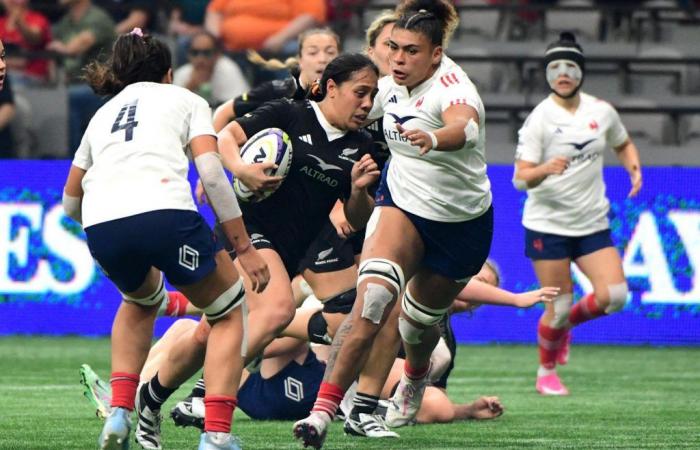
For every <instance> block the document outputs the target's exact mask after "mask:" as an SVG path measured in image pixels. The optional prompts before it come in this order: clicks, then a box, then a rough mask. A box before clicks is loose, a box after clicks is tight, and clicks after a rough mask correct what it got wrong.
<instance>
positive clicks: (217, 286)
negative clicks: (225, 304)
mask: <svg viewBox="0 0 700 450" xmlns="http://www.w3.org/2000/svg"><path fill="white" fill-rule="evenodd" d="M214 262H215V263H216V265H215V267H214V270H213V271H211V272H210V273H209V274H208V275H206V276H205V277H204V278H202V279H200V280H199V281H196V282H194V283H191V284H175V287H176V288H177V290H178V291H180V292H182V293H183V294H184V295H185V297H187V298H188V299H189V301H190V302H191V303H192V304H193V305H195V306H196V307H198V308H200V309H202V308H206V307H207V306H209V305H210V304H211V303H212V302H213V301H214V300H216V299H217V298H219V297H220V296H221V295H222V294H223V293H224V292H226V291H227V290H228V289H230V288H231V286H233V285H234V284H235V283H236V282H237V281H238V279H239V273H238V271H237V270H236V267H234V265H233V262H232V261H231V258H230V257H229V256H228V253H227V252H226V251H225V250H219V251H218V252H217V253H216V255H215V256H214Z"/></svg>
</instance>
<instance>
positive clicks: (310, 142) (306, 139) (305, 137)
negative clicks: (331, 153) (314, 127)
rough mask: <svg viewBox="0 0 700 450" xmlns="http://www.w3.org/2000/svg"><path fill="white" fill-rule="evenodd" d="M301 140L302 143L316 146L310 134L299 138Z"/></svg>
mask: <svg viewBox="0 0 700 450" xmlns="http://www.w3.org/2000/svg"><path fill="white" fill-rule="evenodd" d="M299 140H300V141H302V142H306V143H307V144H309V145H314V141H312V140H311V135H310V134H304V135H302V136H299Z"/></svg>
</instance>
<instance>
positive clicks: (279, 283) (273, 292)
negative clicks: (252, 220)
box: [235, 248, 295, 317]
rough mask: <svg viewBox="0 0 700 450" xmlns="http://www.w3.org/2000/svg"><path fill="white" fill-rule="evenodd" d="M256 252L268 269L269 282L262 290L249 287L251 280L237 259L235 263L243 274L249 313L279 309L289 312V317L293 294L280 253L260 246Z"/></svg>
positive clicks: (292, 309)
mask: <svg viewBox="0 0 700 450" xmlns="http://www.w3.org/2000/svg"><path fill="white" fill-rule="evenodd" d="M258 253H259V254H260V256H261V257H262V258H263V259H264V260H265V263H267V267H268V269H269V271H270V282H269V283H268V285H267V287H266V288H265V290H264V291H262V292H260V293H258V292H254V291H253V290H252V289H251V282H250V278H249V277H248V275H247V274H246V273H245V271H244V270H243V268H242V267H241V265H240V262H239V261H238V259H236V261H235V265H236V267H237V268H238V271H239V272H240V273H241V274H243V281H244V283H245V288H246V302H247V303H248V309H249V311H250V312H251V313H253V312H256V311H263V310H264V311H274V310H275V309H279V310H280V312H283V311H284V312H285V314H286V313H289V315H290V317H291V315H293V314H294V309H295V305H294V295H293V293H292V285H291V280H290V279H289V274H288V273H287V269H286V268H285V266H284V263H283V262H282V258H280V255H279V254H278V253H277V252H276V251H275V250H273V249H270V248H261V249H258Z"/></svg>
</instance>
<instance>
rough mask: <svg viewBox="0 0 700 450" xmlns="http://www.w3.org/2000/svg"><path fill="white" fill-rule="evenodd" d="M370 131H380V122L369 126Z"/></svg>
mask: <svg viewBox="0 0 700 450" xmlns="http://www.w3.org/2000/svg"><path fill="white" fill-rule="evenodd" d="M367 129H368V130H372V131H379V121H375V122H372V123H370V124H369V125H367Z"/></svg>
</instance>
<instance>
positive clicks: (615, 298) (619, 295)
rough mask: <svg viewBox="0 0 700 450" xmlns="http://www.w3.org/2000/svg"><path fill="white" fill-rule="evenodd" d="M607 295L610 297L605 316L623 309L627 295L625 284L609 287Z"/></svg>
mask: <svg viewBox="0 0 700 450" xmlns="http://www.w3.org/2000/svg"><path fill="white" fill-rule="evenodd" d="M608 293H609V295H610V304H609V305H608V307H607V308H605V314H612V313H614V312H617V311H620V310H621V309H622V308H624V307H625V303H627V295H628V293H629V290H628V288H627V283H620V284H611V285H609V286H608Z"/></svg>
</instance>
